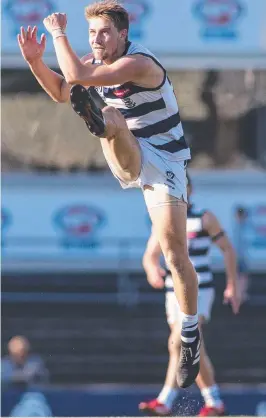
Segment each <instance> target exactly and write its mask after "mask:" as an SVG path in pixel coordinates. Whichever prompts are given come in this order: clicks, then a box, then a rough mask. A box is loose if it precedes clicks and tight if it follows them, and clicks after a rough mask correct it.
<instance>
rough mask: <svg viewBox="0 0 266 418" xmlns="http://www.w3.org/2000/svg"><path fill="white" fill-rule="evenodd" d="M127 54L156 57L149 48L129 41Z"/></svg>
mask: <svg viewBox="0 0 266 418" xmlns="http://www.w3.org/2000/svg"><path fill="white" fill-rule="evenodd" d="M125 55H138V56H140V57H146V58H149V57H152V58H155V55H154V54H153V53H152V52H151V51H150V50H149V49H148V48H146V47H145V46H144V45H142V44H139V43H136V42H129V44H128V46H127V50H126V54H125Z"/></svg>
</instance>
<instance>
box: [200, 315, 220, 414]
mask: <svg viewBox="0 0 266 418" xmlns="http://www.w3.org/2000/svg"><path fill="white" fill-rule="evenodd" d="M204 322H205V318H204V317H203V316H199V326H200V328H201V327H202V324H203V323H204ZM196 383H197V386H198V388H199V389H200V391H201V395H202V397H203V399H204V402H205V406H207V407H210V408H217V409H218V410H219V409H222V410H223V409H224V404H223V401H222V400H221V396H220V390H219V387H218V386H217V384H216V382H215V377H214V369H213V365H212V363H211V361H210V359H209V356H208V354H207V352H206V349H205V345H204V341H203V337H202V340H201V353H200V371H199V374H198V376H197V378H196ZM203 410H204V408H203Z"/></svg>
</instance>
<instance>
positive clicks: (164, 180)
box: [108, 138, 187, 202]
mask: <svg viewBox="0 0 266 418" xmlns="http://www.w3.org/2000/svg"><path fill="white" fill-rule="evenodd" d="M138 141H139V145H140V149H141V155H142V165H141V172H140V175H139V177H138V178H137V180H135V181H133V182H130V183H125V182H124V181H123V180H121V179H120V178H119V177H118V176H117V175H116V174H115V168H114V167H112V165H110V163H109V162H108V164H109V166H110V169H111V171H112V172H113V174H114V176H115V177H116V178H117V180H118V181H119V183H120V184H121V186H122V188H123V189H128V188H131V187H137V188H141V189H143V187H144V186H145V185H148V186H152V187H153V188H154V189H155V190H160V191H165V192H166V193H167V194H169V195H171V196H174V197H176V198H177V199H182V198H183V200H184V201H185V202H187V180H186V165H187V161H186V160H181V161H170V160H167V159H165V158H164V157H163V153H162V155H158V154H156V153H155V152H154V151H152V150H151V149H150V148H148V147H147V146H145V144H144V143H143V140H141V138H140V139H138Z"/></svg>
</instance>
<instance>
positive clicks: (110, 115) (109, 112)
mask: <svg viewBox="0 0 266 418" xmlns="http://www.w3.org/2000/svg"><path fill="white" fill-rule="evenodd" d="M102 113H103V116H104V119H105V121H106V123H108V122H112V123H115V124H121V123H123V124H124V123H126V122H125V118H124V116H123V115H122V114H121V112H120V111H119V110H117V109H116V108H115V107H113V106H106V107H104V108H103V109H102Z"/></svg>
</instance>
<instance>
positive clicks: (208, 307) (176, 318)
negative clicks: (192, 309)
mask: <svg viewBox="0 0 266 418" xmlns="http://www.w3.org/2000/svg"><path fill="white" fill-rule="evenodd" d="M214 298H215V291H214V289H213V288H209V289H199V293H198V315H199V316H203V317H204V319H205V321H206V322H208V321H209V320H210V317H211V311H212V305H213V302H214ZM165 310H166V318H167V322H168V324H169V325H173V324H175V323H176V322H178V323H180V312H181V311H180V307H179V303H178V302H177V300H176V296H175V293H174V292H173V291H171V292H166V295H165Z"/></svg>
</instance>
